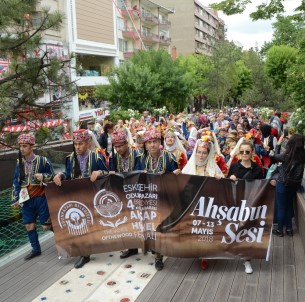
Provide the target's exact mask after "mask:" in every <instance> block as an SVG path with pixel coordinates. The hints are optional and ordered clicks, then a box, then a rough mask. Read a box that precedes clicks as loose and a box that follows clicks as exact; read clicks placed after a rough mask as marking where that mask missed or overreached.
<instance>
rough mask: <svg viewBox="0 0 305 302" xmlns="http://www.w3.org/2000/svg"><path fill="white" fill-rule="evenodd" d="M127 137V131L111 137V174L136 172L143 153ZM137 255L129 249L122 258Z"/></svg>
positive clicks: (136, 250)
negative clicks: (113, 151)
mask: <svg viewBox="0 0 305 302" xmlns="http://www.w3.org/2000/svg"><path fill="white" fill-rule="evenodd" d="M127 136H128V134H127V132H126V131H125V130H118V131H114V132H113V133H112V135H111V141H112V144H113V146H114V149H115V151H116V153H115V155H114V156H113V158H112V159H111V161H110V170H111V172H110V173H112V171H114V172H119V173H123V172H131V171H134V170H135V167H136V165H137V163H138V162H139V160H140V156H141V152H139V150H137V149H135V148H132V146H131V145H130V144H129V143H128V141H127V139H128V138H127ZM136 254H138V249H137V248H135V249H128V250H126V251H124V252H123V253H122V254H121V255H120V258H121V259H124V258H128V257H130V256H132V255H136Z"/></svg>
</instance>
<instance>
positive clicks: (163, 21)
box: [159, 20, 171, 28]
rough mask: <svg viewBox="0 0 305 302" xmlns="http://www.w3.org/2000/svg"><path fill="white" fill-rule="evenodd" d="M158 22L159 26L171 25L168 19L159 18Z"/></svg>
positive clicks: (166, 26)
mask: <svg viewBox="0 0 305 302" xmlns="http://www.w3.org/2000/svg"><path fill="white" fill-rule="evenodd" d="M159 24H160V26H161V27H165V28H168V27H170V26H171V21H168V20H159Z"/></svg>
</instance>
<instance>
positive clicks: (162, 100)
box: [96, 50, 191, 112]
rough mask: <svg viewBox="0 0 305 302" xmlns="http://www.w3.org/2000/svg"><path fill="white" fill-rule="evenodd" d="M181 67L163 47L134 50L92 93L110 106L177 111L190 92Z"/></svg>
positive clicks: (180, 108) (181, 107)
mask: <svg viewBox="0 0 305 302" xmlns="http://www.w3.org/2000/svg"><path fill="white" fill-rule="evenodd" d="M184 71H185V70H184V69H182V68H181V67H179V64H178V62H177V61H173V60H172V58H171V57H170V55H169V54H168V53H167V52H166V51H163V50H160V51H156V50H149V51H138V52H137V53H136V54H135V55H134V56H133V57H132V58H131V60H130V61H129V62H127V63H126V64H124V65H121V66H119V67H118V68H116V69H115V71H114V73H113V74H112V75H111V76H109V77H108V79H109V82H110V86H109V87H108V88H105V87H101V86H99V87H97V91H96V96H98V97H102V98H105V99H107V100H109V101H110V102H111V106H112V107H113V108H114V107H116V108H117V107H120V108H121V109H129V108H130V109H137V110H139V111H143V110H147V109H151V108H159V107H163V106H166V107H167V108H168V109H169V110H170V111H172V112H178V111H181V110H183V109H184V107H185V106H186V103H187V101H188V98H189V97H190V92H191V91H190V85H188V81H187V80H186V79H185V73H184Z"/></svg>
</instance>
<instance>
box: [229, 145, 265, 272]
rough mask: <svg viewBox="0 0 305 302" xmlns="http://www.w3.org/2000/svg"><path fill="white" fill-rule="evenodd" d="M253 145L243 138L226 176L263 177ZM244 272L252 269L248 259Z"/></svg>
mask: <svg viewBox="0 0 305 302" xmlns="http://www.w3.org/2000/svg"><path fill="white" fill-rule="evenodd" d="M253 156H254V146H253V143H252V142H251V141H248V140H244V141H242V142H241V144H240V146H239V152H238V158H239V160H238V161H237V162H236V163H234V164H232V165H231V166H230V169H229V173H228V177H229V178H230V179H232V180H234V181H237V180H238V179H262V178H264V175H263V171H262V169H261V167H260V166H259V165H258V164H257V163H256V162H255V161H254V159H253ZM244 265H245V273H246V274H252V273H253V269H252V266H251V262H250V260H246V261H245V263H244Z"/></svg>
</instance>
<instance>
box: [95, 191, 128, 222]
mask: <svg viewBox="0 0 305 302" xmlns="http://www.w3.org/2000/svg"><path fill="white" fill-rule="evenodd" d="M94 208H95V209H96V211H97V212H98V213H99V214H100V215H101V216H103V217H107V218H111V217H115V216H117V215H119V214H120V213H121V211H122V208H123V203H122V202H121V200H120V199H119V197H118V196H117V195H116V194H114V193H113V192H109V191H106V190H105V189H103V190H101V191H98V192H97V193H96V195H95V196H94Z"/></svg>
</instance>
